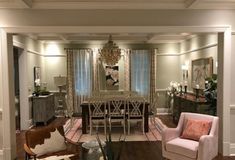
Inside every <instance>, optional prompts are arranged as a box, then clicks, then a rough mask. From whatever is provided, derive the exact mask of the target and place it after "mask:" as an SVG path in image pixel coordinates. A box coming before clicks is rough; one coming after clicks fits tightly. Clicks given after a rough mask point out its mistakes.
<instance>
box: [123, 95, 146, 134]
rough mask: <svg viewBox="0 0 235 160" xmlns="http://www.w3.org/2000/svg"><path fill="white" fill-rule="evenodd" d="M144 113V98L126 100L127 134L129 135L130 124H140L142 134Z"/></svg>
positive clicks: (135, 97) (137, 97) (136, 97)
mask: <svg viewBox="0 0 235 160" xmlns="http://www.w3.org/2000/svg"><path fill="white" fill-rule="evenodd" d="M144 112H145V98H144V97H140V96H134V97H129V98H128V99H127V124H128V134H130V126H131V122H139V121H140V122H142V130H143V134H144Z"/></svg>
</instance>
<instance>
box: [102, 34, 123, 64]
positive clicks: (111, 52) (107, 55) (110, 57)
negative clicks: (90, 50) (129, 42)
mask: <svg viewBox="0 0 235 160" xmlns="http://www.w3.org/2000/svg"><path fill="white" fill-rule="evenodd" d="M99 53H100V58H101V60H102V61H103V62H104V63H106V64H107V65H110V66H113V65H115V64H117V63H118V61H119V60H120V58H121V49H119V47H118V46H117V45H116V44H115V43H113V40H112V36H111V35H109V41H108V42H107V43H106V44H105V45H104V46H103V48H102V49H100V50H99Z"/></svg>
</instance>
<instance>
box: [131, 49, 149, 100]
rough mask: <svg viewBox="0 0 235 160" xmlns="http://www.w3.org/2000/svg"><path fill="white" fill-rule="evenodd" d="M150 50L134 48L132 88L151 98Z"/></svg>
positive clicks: (132, 55)
mask: <svg viewBox="0 0 235 160" xmlns="http://www.w3.org/2000/svg"><path fill="white" fill-rule="evenodd" d="M150 55H151V54H150V51H149V50H132V53H131V90H132V91H136V92H137V93H138V94H139V95H142V96H144V97H146V98H147V99H148V98H149V93H150V64H151V61H150V59H151V58H150Z"/></svg>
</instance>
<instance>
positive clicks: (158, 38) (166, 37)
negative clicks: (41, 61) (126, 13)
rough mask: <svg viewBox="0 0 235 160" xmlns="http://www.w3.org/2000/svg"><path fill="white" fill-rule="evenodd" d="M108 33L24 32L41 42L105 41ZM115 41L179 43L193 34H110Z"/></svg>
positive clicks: (95, 42)
mask: <svg viewBox="0 0 235 160" xmlns="http://www.w3.org/2000/svg"><path fill="white" fill-rule="evenodd" d="M109 34H110V33H92V34H91V33H87V34H78V33H72V34H71V33H70V34H57V33H50V34H49V33H45V34H43V33H39V34H35V33H34V34H30V33H29V34H25V36H28V37H30V38H32V39H35V40H38V41H41V42H43V43H50V42H57V43H70V44H73V43H90V44H92V43H94V44H99V43H101V44H102V43H105V42H107V40H108V37H109ZM111 35H112V38H113V40H114V41H115V42H116V43H123V44H125V43H179V42H181V41H183V40H186V39H189V38H191V37H193V36H195V35H194V34H192V33H168V34H165V33H164V34H163V33H157V34H156V33H155V34H148V33H125V34H121V33H114V34H111Z"/></svg>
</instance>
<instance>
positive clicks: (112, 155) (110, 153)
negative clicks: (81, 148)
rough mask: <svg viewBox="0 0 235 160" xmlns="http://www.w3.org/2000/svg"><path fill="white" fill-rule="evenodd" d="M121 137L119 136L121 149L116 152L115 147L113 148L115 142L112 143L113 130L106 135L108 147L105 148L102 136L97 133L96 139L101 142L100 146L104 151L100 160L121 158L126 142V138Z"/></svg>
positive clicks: (117, 159)
mask: <svg viewBox="0 0 235 160" xmlns="http://www.w3.org/2000/svg"><path fill="white" fill-rule="evenodd" d="M120 138H121V137H120ZM120 138H119V142H120V143H121V145H120V147H119V150H118V151H116V152H114V148H113V144H112V143H113V142H112V138H111V132H110V131H109V133H108V136H106V147H105V148H104V147H102V143H101V141H100V138H99V136H98V134H97V136H96V139H97V141H98V143H99V147H100V149H101V152H102V157H101V158H100V160H120V157H121V151H122V147H123V143H124V142H125V139H124V140H121V139H120Z"/></svg>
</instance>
